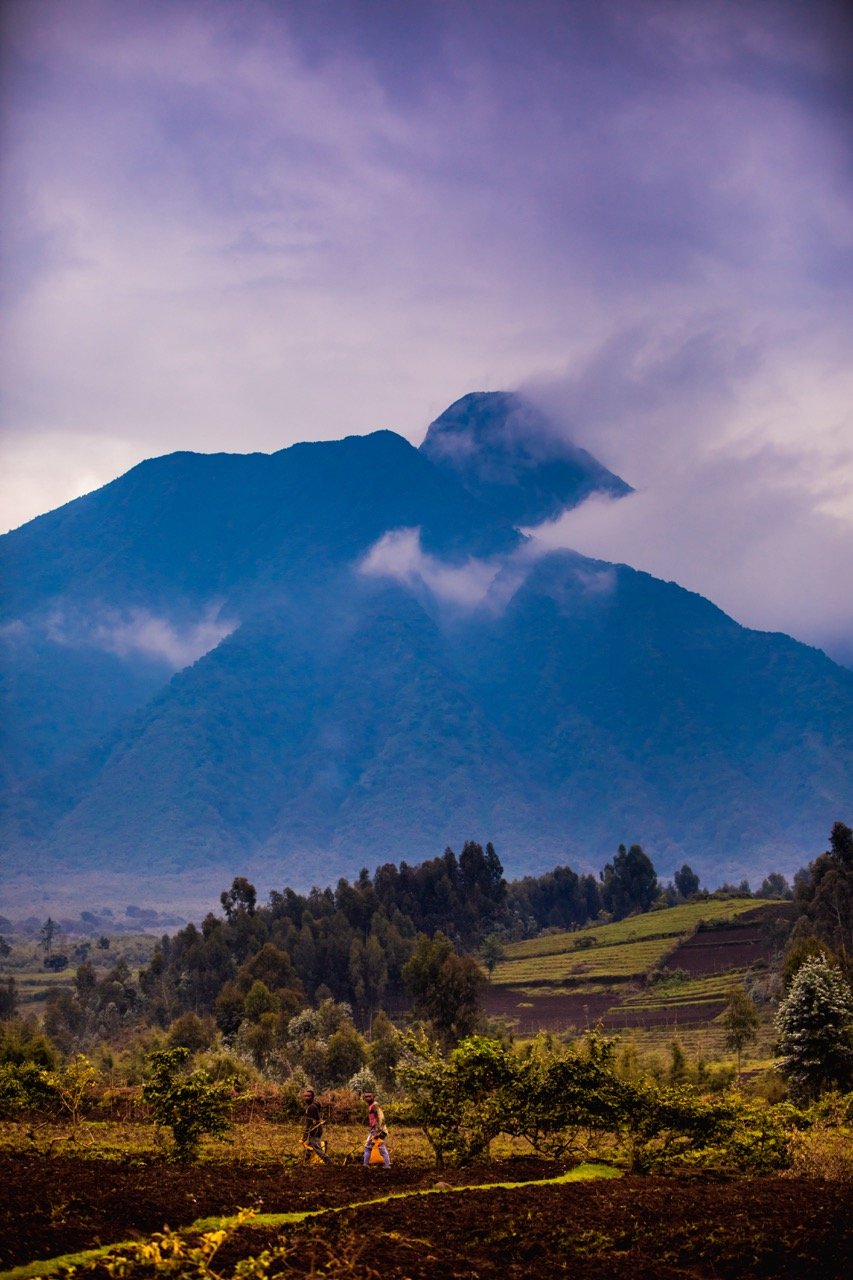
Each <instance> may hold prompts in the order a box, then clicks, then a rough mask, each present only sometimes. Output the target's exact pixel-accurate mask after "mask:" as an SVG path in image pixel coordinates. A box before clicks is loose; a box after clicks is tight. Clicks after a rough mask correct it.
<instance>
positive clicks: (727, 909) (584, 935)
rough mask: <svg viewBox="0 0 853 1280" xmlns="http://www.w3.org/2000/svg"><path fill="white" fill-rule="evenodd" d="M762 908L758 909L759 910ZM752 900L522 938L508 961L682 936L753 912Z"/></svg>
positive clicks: (693, 905) (713, 901)
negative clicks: (711, 924) (699, 927)
mask: <svg viewBox="0 0 853 1280" xmlns="http://www.w3.org/2000/svg"><path fill="white" fill-rule="evenodd" d="M761 909H762V908H759V910H761ZM755 910H756V907H755V899H754V898H719V899H718V898H708V899H706V900H704V901H701V902H686V903H683V904H682V905H681V906H679V907H669V908H668V909H667V910H665V911H649V912H646V914H645V915H639V916H629V917H628V918H627V919H626V920H618V921H616V922H615V923H613V924H598V925H589V926H587V928H585V929H576V930H560V931H555V932H553V933H551V932H549V933H544V934H540V935H539V937H537V938H525V939H524V941H522V942H511V943H509V945H508V946H507V948H506V955H507V959H512V960H520V959H523V958H525V957H531V956H547V955H560V954H562V953H563V952H566V951H583V950H585V949H587V948H588V947H590V946H602V947H609V946H615V945H617V944H618V943H626V942H628V943H633V942H639V941H641V940H643V939H652V938H676V937H685V936H686V935H687V934H689V933H692V932H693V930H694V929H696V928H697V927H698V925H699V924H700V923H701V922H702V921H707V922H708V923H712V922H714V921H717V920H734V919H736V918H737V917H738V916H739V915H742V914H743V913H745V912H755Z"/></svg>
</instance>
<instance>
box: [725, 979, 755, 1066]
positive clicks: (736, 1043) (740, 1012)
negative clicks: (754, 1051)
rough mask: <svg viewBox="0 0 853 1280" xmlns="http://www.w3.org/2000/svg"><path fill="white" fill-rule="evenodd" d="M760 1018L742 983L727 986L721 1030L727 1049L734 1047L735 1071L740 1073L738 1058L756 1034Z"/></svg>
mask: <svg viewBox="0 0 853 1280" xmlns="http://www.w3.org/2000/svg"><path fill="white" fill-rule="evenodd" d="M760 1021H761V1019H760V1017H759V1014H758V1010H757V1009H756V1007H755V1002H754V1001H753V999H752V997H751V996H750V994H749V992H748V991H747V990H746V987H744V985H743V983H740V982H735V983H733V984H732V985H731V987H729V994H728V997H727V1000H726V1008H725V1011H724V1013H723V1030H724V1032H725V1045H726V1048H727V1049H734V1051H735V1053H736V1054H737V1073H738V1075H740V1059H741V1054H742V1053H743V1050H744V1049H745V1048H746V1046H747V1045H748V1044H751V1043H752V1042H753V1040H755V1039H756V1037H757V1035H758V1027H759V1023H760Z"/></svg>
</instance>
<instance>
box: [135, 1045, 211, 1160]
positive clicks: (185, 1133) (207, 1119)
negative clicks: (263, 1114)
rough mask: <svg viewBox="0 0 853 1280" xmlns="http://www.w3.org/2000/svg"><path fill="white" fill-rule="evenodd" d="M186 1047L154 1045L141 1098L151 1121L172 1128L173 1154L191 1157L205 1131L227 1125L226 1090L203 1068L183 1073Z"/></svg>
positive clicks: (185, 1062) (193, 1156)
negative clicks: (212, 1079)
mask: <svg viewBox="0 0 853 1280" xmlns="http://www.w3.org/2000/svg"><path fill="white" fill-rule="evenodd" d="M189 1057H190V1051H189V1049H186V1048H184V1047H182V1046H179V1047H177V1048H175V1049H156V1050H155V1051H154V1053H152V1054H151V1057H150V1058H149V1065H148V1075H147V1078H146V1080H145V1083H144V1084H143V1086H142V1100H143V1102H145V1103H146V1104H147V1105H148V1106H149V1107H150V1108H151V1112H152V1115H153V1117H154V1121H155V1123H156V1124H158V1125H165V1126H166V1127H167V1128H169V1129H171V1130H172V1137H173V1139H174V1144H175V1158H176V1159H178V1160H192V1159H194V1158H195V1156H196V1155H197V1154H198V1148H199V1143H200V1142H201V1139H202V1137H203V1135H204V1134H206V1133H211V1134H221V1133H225V1132H226V1130H227V1129H228V1127H229V1102H230V1099H229V1090H228V1089H227V1087H226V1086H225V1085H224V1084H213V1083H212V1082H211V1080H210V1077H209V1076H208V1074H207V1072H206V1071H193V1072H192V1073H191V1074H187V1073H186V1065H187V1062H188V1060H189Z"/></svg>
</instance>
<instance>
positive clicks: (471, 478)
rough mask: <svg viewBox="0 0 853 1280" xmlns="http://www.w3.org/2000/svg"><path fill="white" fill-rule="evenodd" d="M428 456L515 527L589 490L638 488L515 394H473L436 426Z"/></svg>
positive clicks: (425, 449)
mask: <svg viewBox="0 0 853 1280" xmlns="http://www.w3.org/2000/svg"><path fill="white" fill-rule="evenodd" d="M421 453H423V454H424V456H425V457H427V458H428V459H429V460H430V462H432V463H433V464H434V465H435V466H437V467H439V468H440V469H441V470H443V471H446V472H450V473H452V474H453V475H454V476H455V477H456V478H457V479H458V480H460V481H461V482H462V484H464V485H465V487H466V488H467V489H468V490H469V491H470V492H471V493H473V494H475V496H476V497H478V498H480V499H481V500H482V501H485V502H488V503H489V504H490V505H491V506H492V507H495V508H497V509H498V510H499V511H500V512H501V514H502V515H504V516H507V517H508V518H509V519H511V520H512V522H513V523H514V524H516V525H535V524H539V523H541V522H542V521H543V520H548V519H553V518H554V517H555V516H558V515H559V514H560V513H561V512H562V511H566V510H568V509H569V508H570V507H575V506H577V505H578V504H579V503H580V502H582V501H583V500H584V498H586V497H588V496H589V494H590V493H594V492H604V493H610V494H612V495H614V496H617V497H621V496H622V495H623V494H626V493H630V492H631V487H630V485H628V484H626V483H625V481H624V480H622V479H621V478H620V477H619V476H617V475H614V474H613V472H612V471H608V470H607V468H606V467H604V466H602V464H601V463H600V462H598V461H597V459H595V458H594V457H593V456H592V454H590V453H587V451H586V450H585V449H581V448H580V447H579V446H578V445H576V444H574V443H573V442H572V441H571V440H569V439H567V437H566V436H565V434H564V433H563V432H562V431H561V430H560V428H559V427H558V426H557V425H556V424H555V423H554V422H552V421H551V419H550V418H548V417H546V415H545V414H544V413H542V412H541V410H539V409H538V408H537V407H536V406H535V405H533V404H531V403H530V402H529V401H528V400H525V399H524V397H523V396H520V395H518V393H517V392H514V391H473V392H470V393H469V394H468V395H465V396H462V398H461V399H460V400H456V401H455V402H454V403H453V404H452V405H450V407H449V408H448V409H445V411H444V413H442V414H441V416H440V417H438V418H436V420H435V421H434V422H433V423H431V424H430V427H429V429H428V431H427V434H426V437H425V439H424V442H423V444H422V445H421Z"/></svg>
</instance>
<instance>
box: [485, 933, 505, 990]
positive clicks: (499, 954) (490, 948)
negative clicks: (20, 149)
mask: <svg viewBox="0 0 853 1280" xmlns="http://www.w3.org/2000/svg"><path fill="white" fill-rule="evenodd" d="M504 955H505V952H504V949H503V943H502V942H501V940H500V938H499V937H498V935H497V934H496V933H489V934H487V935H486V937H485V938H484V939H483V944H482V946H481V947H480V958H481V960H482V961H483V964H484V965H485V966H486V972H487V973H488V975H489V981H490V982H491V978H492V974H493V973H494V971H495V969H496V968H497V966H498V965H499V964H500V962H501V960H503V958H504Z"/></svg>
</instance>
